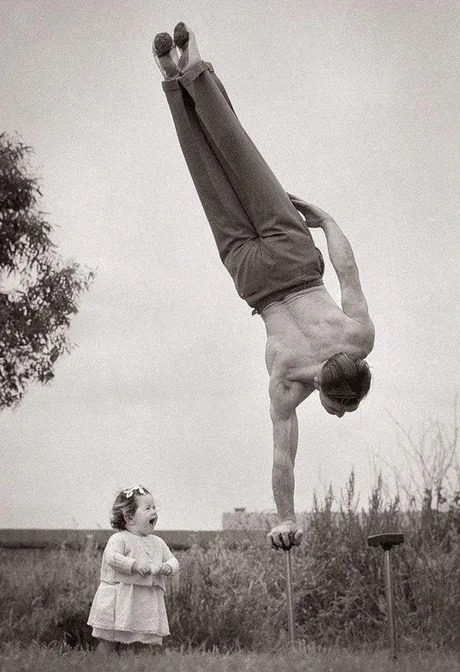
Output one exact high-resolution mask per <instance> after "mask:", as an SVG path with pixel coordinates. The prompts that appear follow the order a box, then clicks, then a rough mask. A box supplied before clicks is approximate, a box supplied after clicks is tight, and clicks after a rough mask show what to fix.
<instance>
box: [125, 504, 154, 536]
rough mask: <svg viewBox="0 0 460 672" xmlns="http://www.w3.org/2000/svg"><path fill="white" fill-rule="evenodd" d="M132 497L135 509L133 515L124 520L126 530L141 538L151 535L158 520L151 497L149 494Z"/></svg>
mask: <svg viewBox="0 0 460 672" xmlns="http://www.w3.org/2000/svg"><path fill="white" fill-rule="evenodd" d="M134 496H135V498H136V502H137V509H136V511H135V513H134V515H132V516H129V517H128V518H127V519H126V529H127V530H129V531H130V532H132V533H133V534H138V535H140V536H142V537H145V536H146V535H147V534H153V531H154V529H155V525H156V523H157V520H158V516H157V511H156V508H155V502H154V501H153V497H152V495H150V494H146V495H134Z"/></svg>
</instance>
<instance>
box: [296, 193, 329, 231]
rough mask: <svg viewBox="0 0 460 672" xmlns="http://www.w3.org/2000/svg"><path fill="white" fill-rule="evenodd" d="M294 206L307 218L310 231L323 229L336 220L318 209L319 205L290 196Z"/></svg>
mask: <svg viewBox="0 0 460 672" xmlns="http://www.w3.org/2000/svg"><path fill="white" fill-rule="evenodd" d="M288 196H289V198H290V200H291V203H292V205H293V206H294V207H295V208H296V210H298V211H299V212H300V214H301V215H303V216H304V217H305V222H306V224H307V226H308V227H309V228H310V229H317V228H322V227H323V226H324V224H327V223H328V222H333V221H334V219H333V217H331V215H328V213H327V212H325V211H324V210H321V208H318V206H317V205H312V204H311V203H307V202H306V201H304V200H302V199H301V198H299V197H298V196H293V195H292V194H288Z"/></svg>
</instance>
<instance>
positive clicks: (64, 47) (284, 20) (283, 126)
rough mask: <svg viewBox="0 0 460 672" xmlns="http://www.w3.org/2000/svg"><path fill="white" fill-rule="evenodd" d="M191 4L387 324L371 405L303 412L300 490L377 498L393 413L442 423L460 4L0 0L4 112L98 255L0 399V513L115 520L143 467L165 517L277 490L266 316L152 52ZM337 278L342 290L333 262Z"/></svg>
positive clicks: (267, 150) (237, 90)
mask: <svg viewBox="0 0 460 672" xmlns="http://www.w3.org/2000/svg"><path fill="white" fill-rule="evenodd" d="M179 20H184V21H185V22H188V23H189V24H190V25H191V26H192V27H193V28H194V29H195V32H196V34H197V38H198V40H199V44H200V46H201V53H202V56H203V57H204V58H205V60H209V61H211V62H212V63H213V65H214V67H215V70H216V72H217V74H218V75H219V76H220V78H221V79H222V80H223V82H224V84H225V85H226V87H227V90H228V92H229V95H230V97H231V99H232V102H233V104H234V107H235V109H236V111H237V113H238V115H239V117H240V119H241V121H242V123H243V125H244V126H245V128H246V130H247V131H248V132H249V134H250V135H251V137H252V138H253V140H254V141H255V143H256V145H257V146H258V147H259V149H260V150H261V152H262V154H263V155H264V156H265V158H266V160H267V161H268V163H269V165H270V166H271V167H272V169H273V170H274V172H275V174H276V175H277V176H278V178H279V179H280V180H281V182H282V184H283V185H284V186H285V187H286V190H288V191H290V192H293V193H295V194H298V195H299V196H302V197H304V198H305V199H307V200H308V201H310V202H312V203H316V204H317V205H319V206H320V207H322V208H323V209H325V210H326V211H328V212H330V213H331V214H332V215H333V216H334V217H335V219H336V221H337V222H338V223H339V225H340V226H341V227H342V228H343V230H344V231H345V233H346V234H347V235H348V237H349V239H350V241H351V243H352V246H353V249H354V251H355V256H356V259H357V262H358V265H359V267H360V273H361V280H362V284H363V288H364V291H365V293H366V296H367V298H368V303H369V306H370V312H371V316H372V318H373V320H374V323H375V327H376V344H375V349H374V351H373V352H372V353H371V355H370V356H369V358H368V361H369V364H370V366H371V367H372V371H373V377H374V378H373V381H374V382H373V389H372V391H371V393H370V394H369V396H368V398H367V399H366V400H365V401H364V402H363V403H362V405H361V407H360V409H359V410H358V411H357V412H356V413H353V414H347V415H346V416H345V417H344V418H342V419H338V418H336V417H333V416H328V415H327V414H326V413H325V412H324V410H323V409H322V408H321V406H320V404H319V400H318V397H317V395H316V394H315V395H312V396H311V397H310V398H309V399H308V400H307V401H306V402H305V403H304V404H303V405H302V406H301V407H300V408H299V410H298V416H299V431H300V440H299V453H298V462H297V467H296V479H297V488H296V509H297V510H299V511H301V510H306V509H308V508H310V507H311V503H312V497H313V492H314V491H317V492H318V493H320V494H321V493H322V492H323V491H324V489H325V488H326V487H327V486H328V484H329V483H330V482H332V483H333V484H334V485H335V487H336V488H337V490H339V489H340V488H341V487H343V485H344V483H345V482H346V480H347V478H348V475H349V473H350V469H351V468H352V467H354V468H355V471H356V479H357V485H358V489H359V491H360V492H361V494H362V503H363V504H365V503H366V497H367V495H368V493H369V488H370V486H371V485H372V482H373V481H374V480H375V473H376V471H377V470H378V469H379V468H380V467H381V466H383V468H384V470H385V472H386V473H388V474H390V473H391V471H392V470H396V471H397V472H399V473H404V469H405V467H404V464H405V458H404V455H403V451H401V449H400V448H399V447H398V441H397V437H398V434H397V430H396V426H395V424H394V422H393V420H392V419H391V416H393V417H395V418H396V419H397V420H398V421H400V422H401V423H402V424H403V425H404V427H405V428H407V430H408V431H410V432H412V433H413V434H414V435H417V432H418V431H419V428H420V427H421V426H423V424H424V423H425V422H426V421H427V420H428V419H429V418H439V419H440V420H442V421H443V422H446V423H447V425H448V426H449V424H450V423H451V419H452V415H453V399H454V395H455V393H456V392H457V391H458V380H459V376H458V374H459V366H458V365H459V345H460V343H459V292H458V289H459V282H458V280H459V273H458V271H459V266H458V252H459V234H458V213H459V203H458V196H457V194H458V184H459V177H460V175H459V173H460V171H459V163H458V157H459V146H458V130H459V129H458V125H457V115H458V93H457V92H458V87H457V84H458V82H457V83H455V81H454V80H455V76H456V73H457V72H458V51H457V44H458V33H459V11H458V3H456V2H454V1H453V0H452V1H449V0H445V1H443V0H439V1H428V0H383V1H379V2H377V0H308V1H304V2H299V0H279V2H277V1H275V0H246V1H244V0H226V1H225V2H222V1H220V0H181V1H180V2H178V1H175V0H150V1H148V0H129V1H128V0H98V1H97V2H87V1H85V0H2V1H1V3H0V58H1V63H2V77H1V80H0V99H1V101H2V102H1V109H0V121H1V124H0V126H1V130H3V131H7V132H9V133H14V132H17V133H18V134H19V136H20V137H21V138H22V140H23V141H24V142H25V143H26V144H29V145H31V146H32V147H33V148H34V151H35V155H34V166H35V169H36V172H37V174H38V175H39V176H40V178H41V182H42V187H43V193H44V200H43V203H42V208H43V209H44V210H45V211H46V212H47V213H48V220H49V221H50V223H51V224H52V225H53V226H54V227H55V228H54V234H53V239H54V240H55V242H56V243H57V244H58V245H59V251H60V253H61V254H62V256H63V257H64V258H65V259H74V260H76V261H78V262H80V263H81V264H83V265H85V266H87V267H89V268H92V269H95V270H96V271H97V276H96V280H95V282H94V284H93V286H92V288H91V290H90V291H89V292H88V293H87V294H86V295H84V296H83V297H82V300H81V302H80V311H79V314H78V315H77V316H76V317H75V319H73V322H72V326H71V330H70V337H71V340H72V341H73V342H74V343H75V344H76V347H75V349H74V350H73V352H72V353H71V354H70V355H69V356H67V357H65V358H63V359H62V360H61V361H59V362H58V365H57V367H56V377H55V379H54V381H53V382H52V383H51V384H50V385H48V386H46V387H39V386H36V387H33V388H31V389H30V391H29V393H28V395H27V396H26V397H25V399H24V401H23V402H22V404H21V405H20V406H19V407H18V408H17V409H16V410H14V411H10V410H7V411H3V412H2V413H1V414H0V449H1V453H2V455H1V464H2V474H1V477H0V479H1V496H0V508H1V511H0V527H79V528H87V527H88V528H93V527H102V528H107V527H109V510H110V507H111V504H112V501H113V497H114V496H115V494H116V492H117V490H118V489H121V488H124V487H128V486H130V485H133V484H135V483H137V482H141V483H144V484H145V485H146V486H147V487H149V488H150V489H151V490H152V492H153V494H154V496H155V497H156V498H157V500H158V502H159V509H160V522H159V526H160V527H161V528H164V529H178V528H182V529H218V528H219V527H220V525H221V516H222V513H223V512H224V511H228V510H232V509H233V507H235V506H246V507H247V508H248V509H249V510H268V509H272V508H273V507H274V503H273V498H272V493H271V482H270V481H271V461H272V443H271V425H270V420H269V415H268V395H267V385H268V377H267V374H266V371H265V368H264V346H265V329H264V325H263V322H262V320H261V318H260V317H252V316H251V310H250V309H249V307H248V306H247V304H246V303H245V302H243V301H242V300H241V299H239V297H238V295H237V294H236V292H235V290H234V287H233V284H232V280H231V278H230V276H229V275H228V273H227V271H226V270H225V269H224V267H223V266H222V265H221V262H220V260H219V258H218V255H217V251H216V249H215V245H214V240H213V238H212V235H211V232H210V229H209V226H208V224H207V221H206V218H205V216H204V213H203V211H202V209H201V206H200V204H199V201H198V197H197V195H196V193H195V191H194V188H193V185H192V181H191V179H190V177H189V174H188V172H187V169H186V166H185V162H184V160H183V158H182V155H181V152H180V149H179V145H178V141H177V139H176V136H175V132H174V129H173V124H172V121H171V118H170V114H169V110H168V107H167V104H166V100H165V98H164V94H163V91H162V89H161V76H160V73H159V72H158V70H157V68H156V65H155V63H154V61H153V58H152V53H151V42H152V39H153V37H154V35H155V33H156V32H160V31H165V30H168V31H170V32H172V30H173V28H174V25H175V23H176V22H177V21H179ZM320 234H321V232H318V231H315V234H314V235H315V240H316V242H317V244H318V245H319V246H320V247H322V249H323V251H324V250H325V246H324V240H323V239H322V238H321V235H320ZM325 282H326V284H327V287H328V288H329V290H330V292H331V294H332V295H333V296H334V298H335V299H336V300H338V299H339V294H338V284H337V281H336V279H335V278H334V275H333V273H332V271H331V267H330V265H329V266H328V268H327V270H326V274H325Z"/></svg>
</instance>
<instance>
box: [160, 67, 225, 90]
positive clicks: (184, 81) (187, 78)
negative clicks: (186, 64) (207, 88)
mask: <svg viewBox="0 0 460 672" xmlns="http://www.w3.org/2000/svg"><path fill="white" fill-rule="evenodd" d="M205 70H209V71H210V72H214V68H213V67H212V65H211V63H207V62H206V61H198V62H197V63H194V64H193V65H192V67H191V68H190V70H187V72H185V73H184V74H183V75H181V76H180V77H175V78H174V79H165V80H164V81H163V82H162V83H161V85H162V87H163V90H164V91H173V90H174V89H178V88H179V86H180V85H182V86H185V87H187V86H189V84H191V83H192V82H193V80H194V79H196V78H197V77H199V76H200V75H201V73H202V72H204V71H205Z"/></svg>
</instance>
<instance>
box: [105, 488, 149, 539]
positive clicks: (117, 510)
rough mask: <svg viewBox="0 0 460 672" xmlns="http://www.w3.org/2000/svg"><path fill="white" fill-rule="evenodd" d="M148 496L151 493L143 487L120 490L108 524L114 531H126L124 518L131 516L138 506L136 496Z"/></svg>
mask: <svg viewBox="0 0 460 672" xmlns="http://www.w3.org/2000/svg"><path fill="white" fill-rule="evenodd" d="M141 494H145V495H150V494H151V493H150V492H149V491H148V490H147V488H144V486H143V485H137V486H135V487H134V488H128V489H127V490H121V491H120V492H119V493H118V495H117V496H116V498H115V501H114V503H113V506H112V515H111V518H110V524H111V526H112V527H113V528H115V529H116V530H126V517H127V516H133V515H134V514H135V513H136V509H137V507H138V506H139V505H138V502H137V499H136V495H141Z"/></svg>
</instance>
